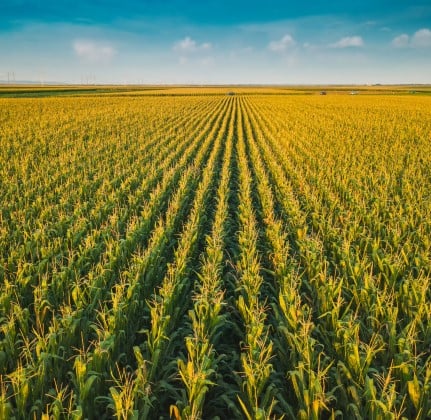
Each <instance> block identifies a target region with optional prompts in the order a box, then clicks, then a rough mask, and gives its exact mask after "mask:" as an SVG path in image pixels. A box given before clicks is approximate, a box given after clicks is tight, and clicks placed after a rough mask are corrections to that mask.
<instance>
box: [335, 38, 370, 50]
mask: <svg viewBox="0 0 431 420" xmlns="http://www.w3.org/2000/svg"><path fill="white" fill-rule="evenodd" d="M363 45H364V40H363V39H362V37H360V36H346V37H344V38H341V39H340V40H339V41H337V42H335V43H334V44H331V45H330V47H331V48H349V47H362V46H363Z"/></svg>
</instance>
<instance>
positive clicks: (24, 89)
mask: <svg viewBox="0 0 431 420" xmlns="http://www.w3.org/2000/svg"><path fill="white" fill-rule="evenodd" d="M228 92H234V93H236V94H242V95H263V94H266V95H317V94H320V93H321V92H325V93H326V94H328V95H330V94H336V95H344V94H352V93H354V94H366V95H386V94H391V95H392V94H396V95H406V94H408V95H429V94H431V86H429V85H418V86H414V85H399V86H396V85H393V86H392V85H391V86H385V85H374V86H343V85H340V86H334V85H330V86H265V87H259V86H205V87H196V86H139V85H123V86H121V85H117V86H105V85H82V86H78V85H70V86H67V85H62V86H37V85H27V86H23V85H16V86H11V85H0V98H2V97H3V98H14V97H18V98H25V97H49V96H71V95H72V96H75V95H78V96H87V95H106V96H109V95H121V96H124V95H135V96H141V95H150V96H178V95H181V96H182V95H192V96H202V95H225V94H227V93H228Z"/></svg>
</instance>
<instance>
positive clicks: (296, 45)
mask: <svg viewBox="0 0 431 420" xmlns="http://www.w3.org/2000/svg"><path fill="white" fill-rule="evenodd" d="M7 80H10V81H13V80H15V81H18V80H31V81H35V82H38V83H47V82H62V83H78V84H79V83H84V84H86V83H89V84H90V83H96V84H102V83H115V84H123V83H124V84H135V83H143V84H352V83H354V84H375V83H389V84H392V83H431V1H430V0H411V1H405V0H404V1H399V0H392V1H389V0H380V1H379V0H362V1H356V0H352V1H341V0H334V1H329V2H328V1H320V0H319V1H311V0H303V1H295V2H293V1H288V0H265V1H254V0H248V1H246V0H208V1H201V0H200V1H195V0H189V1H185V0H163V1H161V0H140V1H139V0H121V1H118V0H117V1H113V0H104V1H100V0H93V1H89V0H85V1H83V0H74V1H70V0H63V1H61V0H60V1H59V0H56V1H42V0H41V1H35V0H34V1H26V0H3V1H2V5H1V6H0V81H7Z"/></svg>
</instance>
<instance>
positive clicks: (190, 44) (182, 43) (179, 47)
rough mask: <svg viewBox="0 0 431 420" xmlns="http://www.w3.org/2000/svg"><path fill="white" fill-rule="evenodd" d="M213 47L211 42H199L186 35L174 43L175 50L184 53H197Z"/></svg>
mask: <svg viewBox="0 0 431 420" xmlns="http://www.w3.org/2000/svg"><path fill="white" fill-rule="evenodd" d="M211 48H212V45H211V43H210V42H203V43H201V44H199V43H198V42H196V41H195V40H194V39H192V38H190V37H189V36H186V37H185V38H183V39H181V40H179V41H177V42H175V43H174V46H173V49H174V51H177V52H180V53H182V54H187V53H195V52H199V51H209V50H210V49H211Z"/></svg>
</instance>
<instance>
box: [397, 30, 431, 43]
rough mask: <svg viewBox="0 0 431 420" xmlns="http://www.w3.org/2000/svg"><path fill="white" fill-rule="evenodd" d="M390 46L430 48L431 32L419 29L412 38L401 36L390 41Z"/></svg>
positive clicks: (405, 35)
mask: <svg viewBox="0 0 431 420" xmlns="http://www.w3.org/2000/svg"><path fill="white" fill-rule="evenodd" d="M392 45H393V46H394V47H397V48H405V47H410V48H431V30H429V29H427V28H423V29H419V30H418V31H416V32H415V33H414V34H413V35H412V36H409V35H407V34H402V35H399V36H397V37H395V38H394V39H393V40H392Z"/></svg>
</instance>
